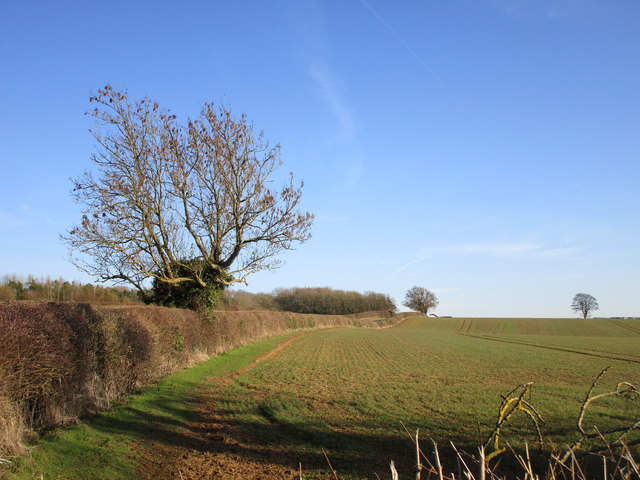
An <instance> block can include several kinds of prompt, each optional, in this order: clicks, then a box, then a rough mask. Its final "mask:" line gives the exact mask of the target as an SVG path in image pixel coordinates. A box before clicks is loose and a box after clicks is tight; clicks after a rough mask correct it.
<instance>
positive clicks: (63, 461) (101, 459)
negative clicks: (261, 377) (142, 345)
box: [0, 334, 294, 480]
mask: <svg viewBox="0 0 640 480" xmlns="http://www.w3.org/2000/svg"><path fill="white" fill-rule="evenodd" d="M292 335H294V334H285V335H280V336H277V337H272V338H269V339H266V340H261V341H259V342H256V343H253V344H251V345H248V346H245V347H241V348H238V349H235V350H232V351H229V352H226V353H223V354H221V355H219V356H217V357H213V358H211V359H209V360H207V361H206V362H203V363H201V364H200V365H197V366H195V367H193V368H189V369H186V370H183V371H180V372H178V373H175V374H174V375H171V376H169V377H167V378H165V379H163V380H161V381H160V382H158V383H157V384H155V385H153V386H151V387H148V388H146V389H144V390H142V391H140V392H138V393H136V394H133V395H131V396H130V397H128V398H127V400H126V402H125V403H124V404H122V405H120V406H117V407H115V408H113V409H112V410H110V411H107V412H104V413H102V414H100V415H98V416H96V417H94V418H91V419H87V420H85V421H83V422H81V423H80V424H79V425H75V426H72V427H67V428H62V429H58V430H55V431H52V432H49V433H46V434H44V435H42V436H41V437H40V438H39V439H38V440H37V442H36V444H34V445H33V446H32V448H31V449H30V452H29V454H27V455H25V456H22V457H19V458H17V459H15V460H14V462H13V464H12V465H11V466H10V468H9V469H8V470H4V471H3V470H2V468H4V467H0V478H3V479H5V478H6V479H11V480H14V479H15V480H18V479H33V478H44V479H47V480H50V479H69V478H73V479H77V480H83V479H87V480H89V479H91V480H99V479H110V480H111V479H112V480H119V479H123V480H124V479H132V478H135V477H136V472H137V471H138V469H139V465H140V458H139V454H138V452H137V450H136V449H135V448H134V446H135V445H136V444H141V443H142V444H143V443H144V442H145V440H148V439H149V438H153V437H154V436H156V435H158V434H160V433H162V431H163V430H164V431H171V430H172V429H174V428H176V426H178V425H181V424H183V423H185V422H189V421H193V420H196V419H197V418H196V415H197V414H196V413H195V412H194V410H193V408H192V407H193V402H194V398H195V397H196V396H197V394H198V393H199V392H200V391H201V390H202V388H203V387H205V386H206V385H207V383H208V382H209V381H215V379H216V378H221V377H224V376H225V375H229V374H231V373H233V372H235V371H237V370H240V369H241V368H243V367H245V366H247V365H250V364H251V363H252V362H253V361H254V360H255V359H256V358H258V357H259V356H260V355H263V354H264V353H266V352H269V351H270V350H272V349H273V348H274V347H276V346H277V345H278V344H279V343H280V342H282V341H283V340H284V339H286V338H288V337H290V336H292Z"/></svg>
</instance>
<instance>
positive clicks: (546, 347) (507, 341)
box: [460, 334, 640, 363]
mask: <svg viewBox="0 0 640 480" xmlns="http://www.w3.org/2000/svg"><path fill="white" fill-rule="evenodd" d="M460 335H465V336H467V337H473V338H478V339H480V340H489V341H492V342H500V343H510V344H513V345H523V346H526V347H534V348H543V349H545V350H555V351H558V352H566V353H575V354H577V355H585V356H587V357H595V358H606V359H609V360H618V361H620V362H629V363H640V360H634V359H632V358H623V357H617V356H614V355H606V354H604V353H590V352H583V351H580V350H573V349H570V348H562V347H553V346H550V345H540V344H537V343H528V342H519V341H516V340H507V339H504V338H495V337H490V336H483V335H473V334H460Z"/></svg>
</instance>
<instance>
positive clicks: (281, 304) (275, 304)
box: [0, 275, 396, 315]
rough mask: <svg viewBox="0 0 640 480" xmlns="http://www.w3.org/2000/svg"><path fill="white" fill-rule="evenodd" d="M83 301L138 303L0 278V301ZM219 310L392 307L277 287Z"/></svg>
mask: <svg viewBox="0 0 640 480" xmlns="http://www.w3.org/2000/svg"><path fill="white" fill-rule="evenodd" d="M21 300H22V301H41V302H87V303H105V304H139V303H142V300H141V299H140V298H139V294H138V292H136V291H135V290H132V289H129V288H126V287H123V286H106V285H105V286H102V285H94V284H90V283H88V284H83V283H81V282H78V281H67V280H64V279H63V278H58V279H52V278H50V277H45V278H38V277H36V276H34V275H28V276H26V277H21V276H18V275H6V276H4V277H3V278H2V279H0V301H21ZM218 308H220V309H222V310H274V311H284V312H296V313H315V314H324V315H349V314H353V313H362V312H368V311H379V310H390V311H393V312H395V311H396V305H395V303H394V301H393V299H392V298H391V297H390V296H389V295H385V294H382V293H376V292H365V293H359V292H355V291H345V290H336V289H333V288H329V287H305V288H299V287H294V288H278V289H276V290H274V291H273V292H272V293H251V292H247V291H244V290H225V291H224V292H223V295H222V298H221V299H220V301H219V304H218Z"/></svg>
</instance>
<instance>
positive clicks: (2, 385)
mask: <svg viewBox="0 0 640 480" xmlns="http://www.w3.org/2000/svg"><path fill="white" fill-rule="evenodd" d="M404 316H406V315H400V316H392V314H391V313H390V312H384V311H383V312H368V313H364V314H357V315H350V316H339V315H311V314H308V315H306V314H296V313H287V312H275V311H245V312H216V313H215V315H214V317H213V318H208V317H203V316H200V315H198V314H197V313H195V312H192V311H189V310H181V309H170V308H164V307H151V306H104V305H92V304H87V303H44V302H0V378H1V379H2V382H0V455H13V454H16V453H19V452H20V451H21V450H22V449H23V447H22V445H21V441H20V440H21V438H22V437H23V436H24V434H25V433H26V432H29V431H33V430H39V429H42V428H49V427H52V426H56V425H60V424H64V423H68V422H72V421H76V420H77V419H78V417H80V416H82V415H86V414H91V413H95V412H98V411H100V410H103V409H105V408H108V407H109V406H110V404H111V402H113V401H114V400H117V399H119V398H122V397H123V396H124V395H125V394H127V393H129V392H131V391H133V390H135V389H137V388H141V387H144V386H146V385H149V384H151V383H152V382H154V381H156V380H158V379H159V378H160V377H163V376H166V375H169V374H171V373H173V372H175V371H177V370H179V369H182V368H185V367H188V366H190V365H193V364H195V363H198V362H200V361H203V360H205V359H206V358H208V357H210V356H212V355H217V354H219V353H221V352H224V351H227V350H230V349H233V348H237V347H239V346H242V345H246V344H248V343H251V342H254V341H256V340H259V339H262V338H266V337H269V336H272V335H277V334H280V333H285V332H288V331H292V330H297V329H309V328H329V327H334V326H364V327H381V326H388V325H393V324H395V323H397V322H398V321H400V319H401V318H402V317H404Z"/></svg>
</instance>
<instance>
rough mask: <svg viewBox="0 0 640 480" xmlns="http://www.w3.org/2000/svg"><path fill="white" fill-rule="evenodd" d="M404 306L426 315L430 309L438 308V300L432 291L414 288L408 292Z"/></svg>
mask: <svg viewBox="0 0 640 480" xmlns="http://www.w3.org/2000/svg"><path fill="white" fill-rule="evenodd" d="M402 304H403V305H404V306H405V307H409V308H410V309H411V310H415V311H417V312H420V313H423V314H424V315H426V314H427V312H428V311H429V309H430V308H436V307H437V306H438V299H437V298H436V295H435V294H434V293H433V292H432V291H431V290H428V289H426V288H423V287H412V288H411V289H409V290H408V291H407V293H406V295H405V297H404V302H403V303H402Z"/></svg>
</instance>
